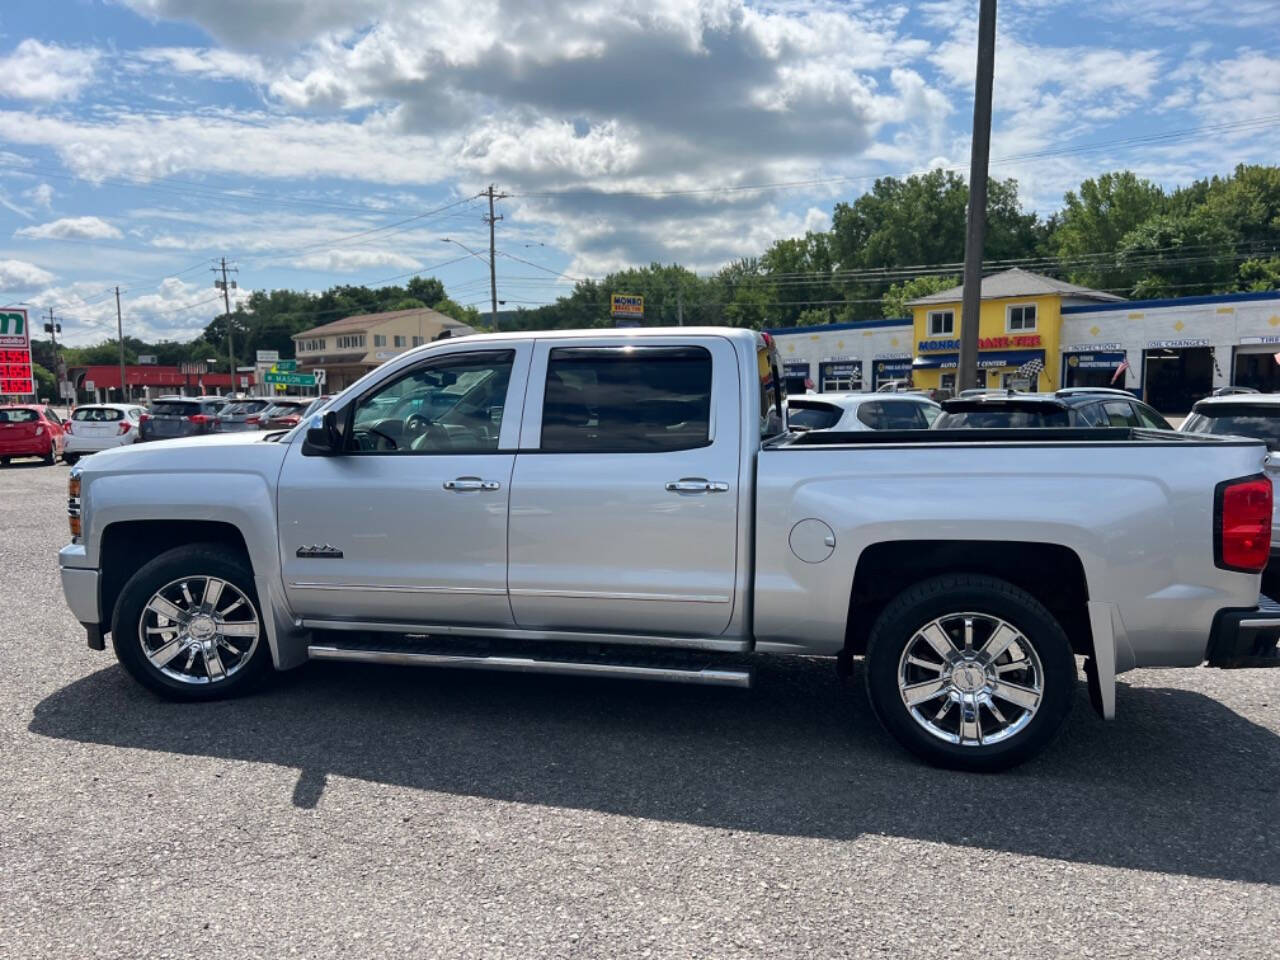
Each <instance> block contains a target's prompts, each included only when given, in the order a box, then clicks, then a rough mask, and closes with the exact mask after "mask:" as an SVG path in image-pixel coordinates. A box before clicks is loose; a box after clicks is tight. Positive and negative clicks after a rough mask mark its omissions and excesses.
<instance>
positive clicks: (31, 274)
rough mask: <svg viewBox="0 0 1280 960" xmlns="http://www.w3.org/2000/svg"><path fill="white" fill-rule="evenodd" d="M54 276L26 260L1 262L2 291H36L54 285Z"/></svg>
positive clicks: (0, 280) (0, 286) (0, 285)
mask: <svg viewBox="0 0 1280 960" xmlns="http://www.w3.org/2000/svg"><path fill="white" fill-rule="evenodd" d="M53 280H54V277H53V274H52V273H50V272H49V271H48V270H42V269H40V268H39V267H37V266H36V265H35V264H34V263H28V262H27V261H25V260H0V290H3V291H5V292H9V291H14V290H35V289H37V288H38V287H47V286H48V285H49V284H51V283H53Z"/></svg>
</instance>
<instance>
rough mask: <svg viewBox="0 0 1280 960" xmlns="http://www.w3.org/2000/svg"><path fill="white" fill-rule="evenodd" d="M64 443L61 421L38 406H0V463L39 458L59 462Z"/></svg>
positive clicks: (40, 405) (44, 408)
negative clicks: (22, 458)
mask: <svg viewBox="0 0 1280 960" xmlns="http://www.w3.org/2000/svg"><path fill="white" fill-rule="evenodd" d="M65 443H66V438H65V436H64V431H63V427H62V418H61V417H59V416H58V415H57V414H56V413H54V412H53V410H52V409H51V408H50V407H47V406H45V405H44V404H39V403H17V404H9V405H6V406H0V464H3V465H4V466H6V467H7V466H8V465H9V461H10V460H12V459H14V458H15V457H39V458H40V459H41V460H43V461H44V462H45V463H47V464H49V465H52V464H55V463H57V462H58V458H59V457H60V456H62V451H63V448H64V445H65Z"/></svg>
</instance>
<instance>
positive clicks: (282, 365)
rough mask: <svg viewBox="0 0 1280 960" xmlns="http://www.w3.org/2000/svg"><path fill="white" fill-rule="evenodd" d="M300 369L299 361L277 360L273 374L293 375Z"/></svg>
mask: <svg viewBox="0 0 1280 960" xmlns="http://www.w3.org/2000/svg"><path fill="white" fill-rule="evenodd" d="M297 369H298V361H297V360H277V361H276V362H275V366H274V368H273V369H272V371H271V372H272V373H293V371H295V370H297Z"/></svg>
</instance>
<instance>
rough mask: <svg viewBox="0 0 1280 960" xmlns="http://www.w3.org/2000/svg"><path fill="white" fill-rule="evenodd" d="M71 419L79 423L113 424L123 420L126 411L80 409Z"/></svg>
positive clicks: (105, 408) (94, 408)
mask: <svg viewBox="0 0 1280 960" xmlns="http://www.w3.org/2000/svg"><path fill="white" fill-rule="evenodd" d="M71 419H72V420H75V421H77V422H85V421H87V422H89V423H111V422H114V421H116V420H123V419H124V411H123V410H116V409H113V408H112V407H80V408H79V409H78V410H76V412H75V413H73V414H72V415H71Z"/></svg>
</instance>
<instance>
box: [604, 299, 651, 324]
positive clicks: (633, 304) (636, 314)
mask: <svg viewBox="0 0 1280 960" xmlns="http://www.w3.org/2000/svg"><path fill="white" fill-rule="evenodd" d="M609 315H610V316H611V317H613V318H614V319H615V320H617V319H627V320H643V319H644V297H638V296H634V295H632V294H628V293H614V294H610V295H609Z"/></svg>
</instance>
